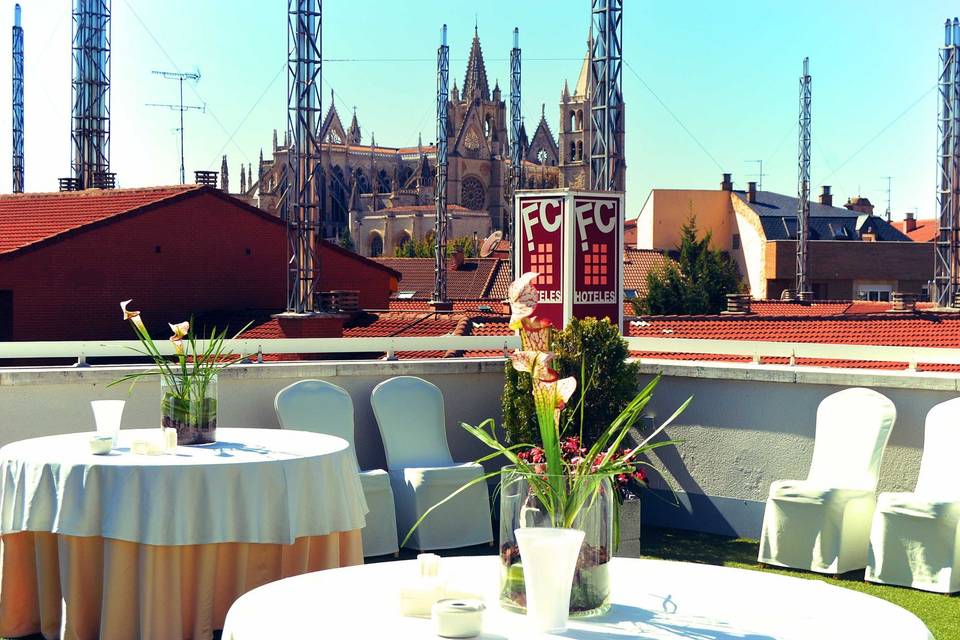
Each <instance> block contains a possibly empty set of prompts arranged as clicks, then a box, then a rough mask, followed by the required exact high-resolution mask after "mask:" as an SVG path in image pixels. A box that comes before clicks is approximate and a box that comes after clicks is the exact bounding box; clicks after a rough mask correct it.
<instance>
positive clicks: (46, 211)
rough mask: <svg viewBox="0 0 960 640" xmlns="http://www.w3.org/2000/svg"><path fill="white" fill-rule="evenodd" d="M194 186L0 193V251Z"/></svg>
mask: <svg viewBox="0 0 960 640" xmlns="http://www.w3.org/2000/svg"><path fill="white" fill-rule="evenodd" d="M200 188H201V187H199V186H197V185H177V186H171V187H151V188H143V189H103V190H101V189H88V190H86V191H64V192H60V193H23V194H12V195H2V196H0V254H4V253H9V252H12V251H16V250H18V249H22V248H24V247H27V246H29V245H31V244H35V243H37V242H41V241H43V240H48V239H51V238H54V237H56V236H60V235H63V234H66V233H69V232H72V231H75V230H76V229H79V228H81V227H84V226H86V225H89V224H94V223H97V222H101V221H103V220H107V219H108V218H112V217H114V216H118V215H121V214H124V213H129V212H132V211H135V210H137V209H140V208H142V207H144V206H147V205H150V204H154V203H156V202H159V201H161V200H165V199H167V198H172V197H174V196H177V195H180V194H182V193H185V192H187V191H192V190H197V189H200Z"/></svg>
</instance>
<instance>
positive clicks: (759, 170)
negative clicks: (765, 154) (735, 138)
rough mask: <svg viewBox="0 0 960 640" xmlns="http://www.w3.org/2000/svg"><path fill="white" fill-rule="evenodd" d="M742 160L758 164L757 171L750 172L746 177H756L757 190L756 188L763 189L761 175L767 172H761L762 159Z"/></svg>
mask: <svg viewBox="0 0 960 640" xmlns="http://www.w3.org/2000/svg"><path fill="white" fill-rule="evenodd" d="M744 162H751V163H757V164H758V165H760V168H759V169H758V173H751V174H750V175H748V176H747V177H748V178H756V179H757V190H758V191H763V177H764V176H765V175H767V174H765V173H764V172H763V160H744Z"/></svg>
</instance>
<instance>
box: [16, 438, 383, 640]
mask: <svg viewBox="0 0 960 640" xmlns="http://www.w3.org/2000/svg"><path fill="white" fill-rule="evenodd" d="M158 432H159V429H144V430H121V431H120V437H119V443H118V448H117V449H115V450H114V451H112V452H111V453H110V454H108V455H93V454H92V453H91V452H90V448H89V444H88V440H89V438H90V435H91V434H90V433H77V434H69V435H60V436H48V437H42V438H33V439H30V440H24V441H20V442H15V443H12V444H9V445H6V446H4V447H3V448H2V449H0V592H2V593H3V597H2V598H0V636H5V637H9V636H20V635H27V634H31V633H36V632H42V633H43V634H44V635H45V636H47V637H55V636H61V637H78V638H87V637H101V638H133V637H139V638H141V639H143V640H149V639H151V638H157V639H161V638H170V637H185V636H189V637H192V638H195V639H198V640H200V639H203V638H210V637H211V636H212V633H213V630H214V629H217V628H220V627H221V626H222V625H223V620H224V617H225V615H226V611H227V609H228V608H229V606H230V604H231V603H232V602H233V601H234V600H236V598H238V597H239V596H240V595H241V594H243V593H246V592H247V591H249V590H251V589H254V588H256V587H259V586H261V585H263V584H266V583H268V582H271V581H274V580H278V579H280V578H284V577H289V576H295V575H299V574H302V573H306V572H310V571H317V570H320V569H327V568H332V567H342V566H345V565H350V564H360V563H362V562H363V554H362V547H361V537H360V530H361V529H362V528H363V526H364V523H365V522H364V521H365V514H366V511H367V506H366V501H365V499H364V496H363V489H362V487H361V484H360V478H359V474H358V471H357V464H356V459H355V458H354V455H353V452H352V451H351V450H350V447H349V445H348V443H347V442H346V441H345V440H343V439H341V438H337V437H334V436H329V435H321V434H316V433H307V432H303V431H293V430H280V429H230V428H221V429H217V439H218V441H217V442H215V443H213V444H209V445H202V446H190V447H178V448H177V449H176V450H175V451H174V452H172V453H170V454H164V455H154V456H151V455H136V454H134V453H132V451H131V445H132V443H133V442H134V440H136V439H143V438H146V437H153V438H157V437H158ZM38 621H39V622H38ZM38 624H39V628H38Z"/></svg>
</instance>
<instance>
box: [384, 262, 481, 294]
mask: <svg viewBox="0 0 960 640" xmlns="http://www.w3.org/2000/svg"><path fill="white" fill-rule="evenodd" d="M376 262H379V263H380V264H382V265H386V266H388V267H390V268H391V269H393V270H395V271H397V272H399V273H400V284H399V290H400V291H415V292H417V294H418V295H417V296H416V297H417V298H425V297H429V296H430V294H431V293H433V282H434V270H433V258H376ZM498 262H499V259H497V258H468V259H467V260H466V261H465V262H464V263H463V265H462V266H461V267H460V268H459V269H457V268H456V266H455V264H454V262H453V260H448V261H447V295H448V296H449V297H450V298H453V299H456V298H472V299H476V298H486V297H488V296H489V290H490V287H491V284H492V278H493V275H494V270H495V269H496V268H497V263H498Z"/></svg>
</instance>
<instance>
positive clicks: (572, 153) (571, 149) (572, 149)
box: [570, 142, 577, 162]
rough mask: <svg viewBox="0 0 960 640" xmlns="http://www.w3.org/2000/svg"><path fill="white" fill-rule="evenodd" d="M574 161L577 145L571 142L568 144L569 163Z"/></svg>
mask: <svg viewBox="0 0 960 640" xmlns="http://www.w3.org/2000/svg"><path fill="white" fill-rule="evenodd" d="M576 159H577V143H576V142H571V143H570V162H573V161H574V160H576Z"/></svg>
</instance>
